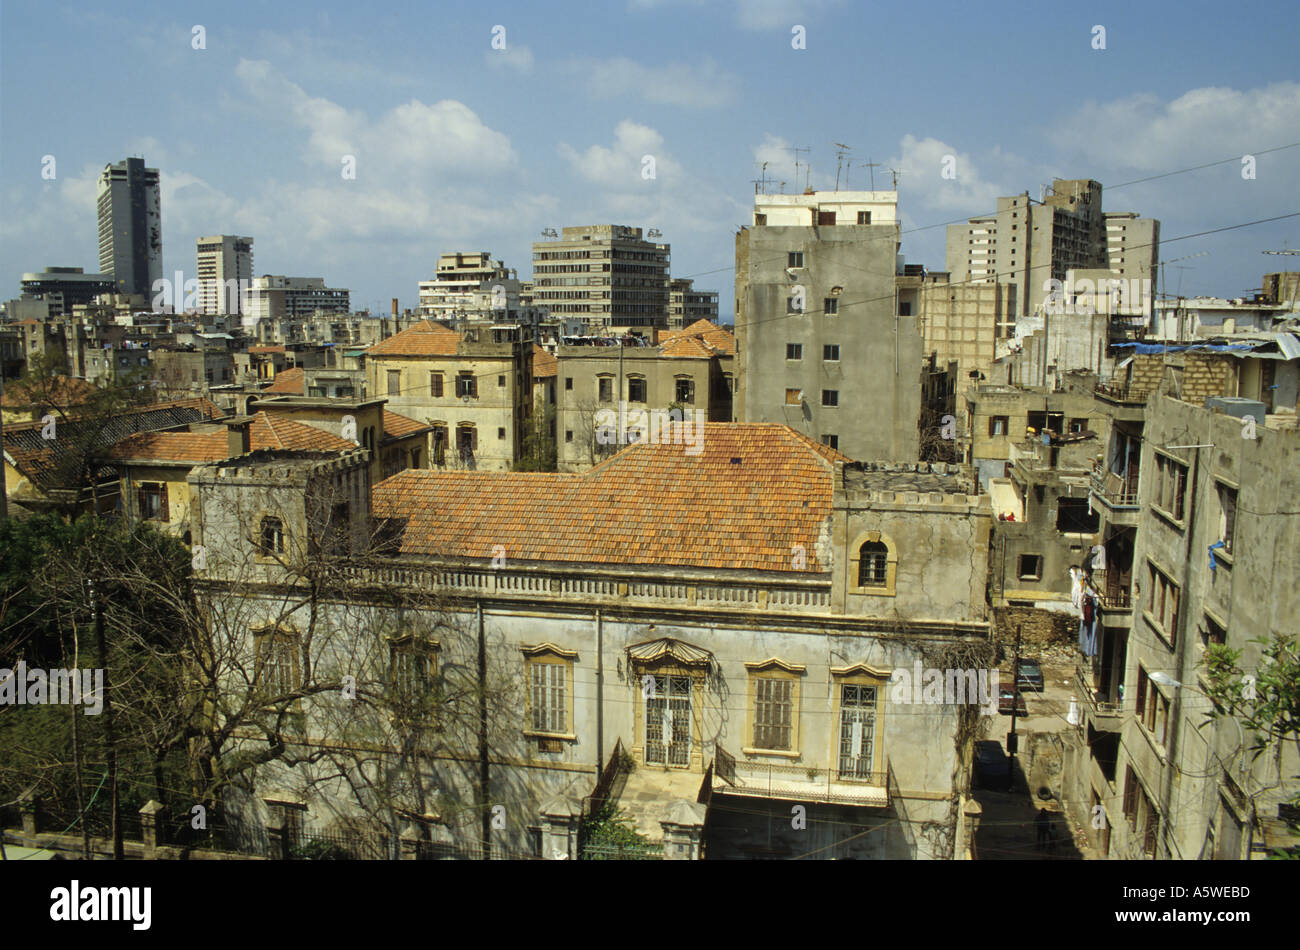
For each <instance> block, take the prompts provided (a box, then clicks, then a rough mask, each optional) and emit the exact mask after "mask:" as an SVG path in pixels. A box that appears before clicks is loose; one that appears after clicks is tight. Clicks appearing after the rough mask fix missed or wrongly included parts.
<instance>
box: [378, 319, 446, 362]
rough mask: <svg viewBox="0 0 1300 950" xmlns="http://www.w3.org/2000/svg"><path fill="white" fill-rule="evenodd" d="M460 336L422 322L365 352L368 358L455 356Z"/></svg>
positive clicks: (441, 326) (438, 325)
mask: <svg viewBox="0 0 1300 950" xmlns="http://www.w3.org/2000/svg"><path fill="white" fill-rule="evenodd" d="M459 343H460V334H459V333H457V332H456V331H455V330H449V329H448V328H447V327H444V326H443V325H442V324H441V323H435V322H434V321H432V320H424V321H422V322H420V323H417V324H416V325H415V326H413V327H407V328H406V329H405V330H403V331H401V332H400V333H395V334H393V335H392V336H390V337H389V338H388V339H386V340H380V341H379V342H378V343H376V344H374V345H373V346H372V347H370V349H369V350H367V351H366V352H367V353H368V354H369V355H370V356H455V355H456V347H457V346H458V345H459Z"/></svg>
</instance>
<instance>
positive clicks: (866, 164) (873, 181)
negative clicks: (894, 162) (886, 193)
mask: <svg viewBox="0 0 1300 950" xmlns="http://www.w3.org/2000/svg"><path fill="white" fill-rule="evenodd" d="M862 167H863V168H870V169H871V190H872V191H875V190H876V169H877V168H879V167H880V162H873V161H872V160H871V156H870V155H868V156H867V160H866V161H865V162H863V163H862Z"/></svg>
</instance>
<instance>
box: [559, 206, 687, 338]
mask: <svg viewBox="0 0 1300 950" xmlns="http://www.w3.org/2000/svg"><path fill="white" fill-rule="evenodd" d="M669 252H670V247H669V245H667V244H656V243H654V242H653V241H647V240H645V239H643V238H642V236H641V229H640V228H632V227H626V226H624V225H618V224H597V225H588V226H585V227H574V228H564V229H562V231H561V234H560V236H559V237H558V238H552V239H550V240H546V241H536V242H534V243H533V285H534V291H533V294H534V297H533V300H534V304H535V305H536V306H538V307H546V308H547V309H548V310H550V312H551V316H552V317H554V318H556V319H560V320H564V319H579V320H582V321H583V322H584V323H585V324H586V325H587V326H588V327H589V328H590V329H591V330H593V331H600V330H604V331H609V330H613V329H623V328H634V329H648V328H651V327H658V328H661V329H662V328H666V327H667V326H668V304H669V289H668V285H669V276H668V267H669V261H670V254H669Z"/></svg>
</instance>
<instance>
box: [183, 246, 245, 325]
mask: <svg viewBox="0 0 1300 950" xmlns="http://www.w3.org/2000/svg"><path fill="white" fill-rule="evenodd" d="M197 256H198V270H197V274H198V278H199V313H209V314H228V313H229V314H233V313H242V312H243V306H244V294H243V289H244V288H245V287H251V286H252V281H253V239H252V238H251V237H237V236H235V235H232V234H214V235H212V236H210V237H201V238H199V239H198V241H197Z"/></svg>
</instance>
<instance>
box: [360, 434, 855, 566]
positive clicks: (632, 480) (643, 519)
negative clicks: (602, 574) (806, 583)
mask: <svg viewBox="0 0 1300 950" xmlns="http://www.w3.org/2000/svg"><path fill="white" fill-rule="evenodd" d="M688 448H691V447H690V446H685V445H672V444H640V445H633V446H629V447H628V448H626V449H624V450H623V451H621V452H619V453H618V454H617V455H615V456H614V457H613V458H611V459H609V460H607V461H605V462H604V463H602V464H600V465H598V466H596V467H595V468H593V469H592V470H591V471H589V472H585V473H582V474H573V475H570V474H553V473H527V472H442V471H436V470H429V469H408V470H407V471H405V472H401V473H399V474H398V475H395V476H393V477H392V478H389V479H387V480H385V481H383V482H381V483H380V484H378V485H376V486H375V489H374V510H375V514H376V515H377V516H378V517H382V518H392V519H397V520H399V521H404V522H405V528H404V530H403V532H402V535H401V547H400V550H401V553H402V554H404V555H425V556H434V557H471V558H490V557H492V556H493V549H494V547H495V546H496V545H503V546H504V547H505V553H506V557H507V558H517V559H519V560H525V561H559V562H568V563H587V564H623V565H638V564H639V565H651V564H658V565H676V566H683V567H700V568H718V569H736V570H767V571H793V570H795V568H794V565H793V555H792V551H791V549H792V548H793V547H795V546H796V545H797V546H802V547H803V548H804V549H805V551H806V554H807V568H806V570H808V571H813V572H817V571H821V570H824V569H825V568H824V566H823V565H822V564H821V563H820V562H819V561H818V558H817V555H816V546H817V542H818V539H819V538H820V537H821V536H822V533H823V530H824V526H825V523H826V519H827V518H828V516H829V514H830V507H831V493H832V487H831V482H832V472H833V464H832V463H833V462H834V461H836V460H843V461H847V459H846V457H845V456H843V455H841V454H840V453H838V452H836V451H834V450H833V449H829V448H827V447H826V446H824V445H819V444H818V443H816V442H813V441H812V440H811V439H808V438H806V437H805V436H801V435H799V434H798V433H796V432H795V431H794V430H792V429H790V428H789V427H787V426H784V425H777V424H772V423H707V424H706V425H705V427H704V433H703V442H702V445H701V448H702V451H701V452H700V454H698V455H689V454H687V449H688Z"/></svg>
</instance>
